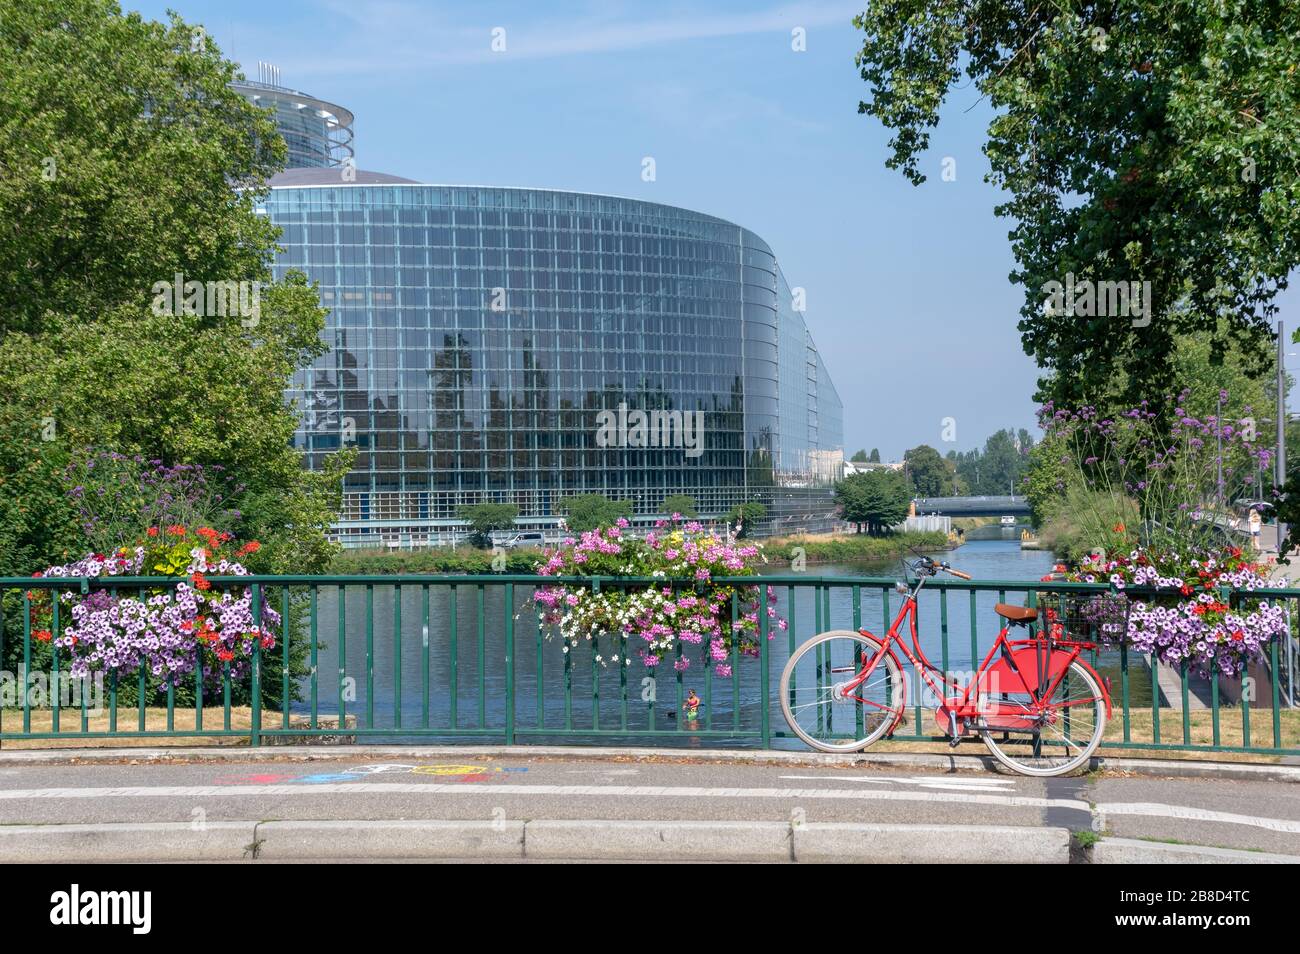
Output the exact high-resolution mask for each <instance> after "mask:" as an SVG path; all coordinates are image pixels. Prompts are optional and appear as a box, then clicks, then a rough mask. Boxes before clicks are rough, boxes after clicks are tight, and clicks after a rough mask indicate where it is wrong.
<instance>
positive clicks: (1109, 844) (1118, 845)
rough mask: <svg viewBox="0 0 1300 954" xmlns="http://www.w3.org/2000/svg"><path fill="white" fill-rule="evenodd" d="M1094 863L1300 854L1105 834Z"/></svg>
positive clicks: (1250, 860)
mask: <svg viewBox="0 0 1300 954" xmlns="http://www.w3.org/2000/svg"><path fill="white" fill-rule="evenodd" d="M1091 854H1092V864H1094V865H1294V864H1300V856H1297V855H1274V854H1268V853H1267V852H1263V851H1240V850H1238V849H1235V848H1210V847H1208V846H1202V845H1173V844H1167V843H1164V842H1159V841H1142V840H1140V839H1136V838H1103V839H1101V840H1100V841H1098V842H1097V843H1096V844H1094V845H1093V846H1092V849H1091Z"/></svg>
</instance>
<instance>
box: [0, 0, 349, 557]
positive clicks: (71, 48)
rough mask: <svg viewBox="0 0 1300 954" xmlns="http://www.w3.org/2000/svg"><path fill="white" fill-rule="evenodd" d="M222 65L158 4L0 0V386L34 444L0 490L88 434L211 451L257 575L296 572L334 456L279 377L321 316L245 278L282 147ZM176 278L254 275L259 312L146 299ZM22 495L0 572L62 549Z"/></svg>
mask: <svg viewBox="0 0 1300 954" xmlns="http://www.w3.org/2000/svg"><path fill="white" fill-rule="evenodd" d="M236 76H237V71H236V67H235V66H234V64H232V63H230V62H229V61H227V60H225V59H223V58H222V56H221V54H220V51H219V50H218V49H217V48H216V46H215V44H213V43H212V41H211V40H210V39H209V38H208V37H207V36H206V34H204V33H203V31H202V30H201V29H199V28H197V27H194V26H190V25H188V24H185V23H184V22H183V21H181V20H180V19H179V18H177V17H175V16H173V17H172V19H171V20H170V22H169V23H165V24H163V23H155V22H150V21H146V20H144V19H143V18H141V17H140V16H139V15H137V14H126V15H124V14H123V13H122V12H121V11H120V9H119V8H118V6H117V4H116V3H113V2H109V0H24V2H22V3H17V2H12V0H0V300H3V301H4V302H5V308H4V309H3V311H2V312H0V393H3V395H4V400H5V403H6V405H7V406H8V407H9V409H10V411H11V412H12V415H13V418H12V421H11V424H10V425H9V426H8V427H7V430H12V428H13V427H15V426H16V427H18V428H19V429H20V430H22V429H23V428H27V429H31V428H33V427H38V428H39V438H40V440H41V442H42V445H49V446H42V447H41V448H40V454H39V459H36V458H34V459H33V462H32V463H31V464H28V465H23V464H22V462H21V461H17V462H16V463H15V461H14V460H13V459H11V458H9V457H6V459H5V463H4V465H3V467H0V481H3V482H4V488H3V490H0V493H2V494H4V495H6V496H7V495H8V494H9V493H11V488H16V487H21V486H28V487H30V484H31V482H32V481H33V480H34V479H35V477H34V473H35V471H34V470H33V467H37V468H38V469H39V468H42V467H43V468H46V471H43V472H48V466H49V465H48V463H41V462H42V461H44V462H54V461H56V460H58V459H60V458H61V459H64V460H66V459H67V458H68V457H69V456H70V455H71V454H72V453H74V452H80V451H82V450H85V449H89V448H97V449H102V450H112V451H117V452H121V453H123V454H127V455H136V454H139V455H142V456H143V457H145V458H148V459H158V460H162V461H164V462H165V463H167V464H181V463H194V464H204V465H221V466H223V467H224V468H225V469H226V471H227V472H228V473H229V474H230V475H231V476H232V478H233V479H234V480H236V481H237V482H238V483H239V484H240V485H241V487H242V490H241V496H240V498H239V501H238V509H239V510H240V511H241V513H242V518H243V523H242V525H241V527H240V532H241V534H243V535H245V536H248V537H256V538H257V539H259V540H260V541H261V542H262V544H263V546H264V548H265V549H264V551H263V552H265V553H266V554H267V558H266V559H267V561H268V562H267V565H266V566H265V567H264V568H265V570H267V571H278V570H293V571H296V572H305V571H310V570H313V569H323V568H324V567H325V565H326V563H327V562H328V559H329V558H330V555H331V547H330V546H329V545H328V544H327V542H326V537H325V531H326V529H327V528H328V526H329V524H330V523H331V522H332V520H333V519H334V517H335V515H336V512H337V508H338V504H339V496H340V488H341V480H342V476H343V474H344V473H345V472H346V471H347V469H348V468H349V466H350V461H351V458H352V454H351V452H348V453H345V454H339V455H335V456H333V457H331V458H327V459H326V460H325V462H324V463H323V466H322V469H320V470H318V471H315V472H312V471H306V470H304V469H303V466H302V458H301V455H300V454H299V452H298V451H296V450H295V449H294V448H293V439H294V432H295V429H296V427H297V424H298V418H297V415H296V414H295V412H294V411H293V410H292V409H291V408H290V407H288V406H287V405H286V403H285V401H284V389H285V387H286V386H287V385H288V383H289V381H290V380H291V377H292V375H293V373H294V372H295V370H296V369H299V368H302V367H304V366H305V365H306V364H307V363H309V362H310V361H311V360H312V359H313V358H314V357H316V356H318V355H320V354H322V353H323V352H324V350H325V346H324V345H323V344H322V341H321V332H322V330H323V328H324V316H325V312H324V310H323V309H322V308H321V307H320V302H319V296H318V294H317V291H316V289H315V288H314V287H313V286H312V285H310V284H309V283H308V282H307V281H306V280H305V279H304V278H303V277H302V276H301V275H295V276H291V277H289V278H288V279H286V280H285V281H282V282H278V283H274V284H264V283H269V280H270V277H271V276H270V270H269V263H270V261H271V258H272V256H273V254H274V252H275V238H276V235H277V232H276V230H275V229H274V227H273V226H271V224H270V223H269V222H268V220H267V219H266V217H265V216H261V215H258V214H256V211H255V209H256V206H257V203H258V202H259V200H260V198H261V197H262V196H263V195H264V193H265V189H266V181H267V178H268V177H269V176H270V175H271V174H272V173H274V172H275V171H277V170H278V169H279V168H280V167H281V166H282V165H283V162H284V157H285V147H284V143H283V140H281V139H280V137H279V135H278V134H277V132H276V127H275V124H274V122H273V121H272V120H271V119H270V117H269V116H268V115H267V114H266V113H264V112H263V111H261V110H258V109H257V108H255V107H254V106H252V105H251V104H250V103H249V102H248V101H247V100H245V99H244V98H243V97H242V96H240V95H239V94H238V93H236V92H234V91H233V90H231V89H230V88H229V84H230V82H231V80H233V79H235V78H236ZM178 274H179V275H180V276H181V277H182V280H183V281H186V282H188V281H197V282H222V283H227V282H234V283H239V282H249V283H259V284H260V285H261V292H260V295H259V298H260V304H259V308H258V310H257V312H256V313H255V314H252V315H250V314H246V313H243V314H233V313H231V312H230V311H226V313H225V314H222V313H220V312H221V311H222V310H221V309H211V308H205V309H197V312H198V313H192V314H191V313H181V314H170V313H160V310H159V309H155V308H154V307H153V306H154V299H155V295H156V291H155V284H156V283H158V282H168V283H174V282H175V281H176V276H177V275H178ZM15 421H16V422H17V424H14V423H13V422H15ZM23 435H24V440H30V439H31V438H32V434H30V433H28V432H27V431H23ZM51 486H57V485H51ZM47 504H48V505H47ZM40 506H41V507H43V508H44V510H45V512H46V513H47V515H48V516H47V518H46V519H48V520H52V521H57V520H59V519H60V517H59V514H58V513H57V512H56V511H57V508H56V507H54V506H53V503H52V502H50V501H46V502H45V503H42V504H40ZM32 508H33V505H32V504H29V503H23V502H20V503H14V502H12V501H7V502H6V503H5V505H4V507H3V509H2V511H0V512H2V513H3V519H4V520H5V526H4V527H0V559H3V560H5V561H6V562H5V566H4V567H3V569H4V570H5V571H6V572H31V571H32V570H35V569H40V568H41V567H42V566H43V565H45V564H47V563H54V562H63V559H62V558H63V557H66V556H67V555H68V554H67V553H66V548H68V547H75V546H77V541H76V540H75V538H73V539H68V537H67V531H66V528H64V527H37V526H36V525H35V524H34V523H33V522H32V520H31V515H32V513H33V512H34V511H33V509H32ZM9 561H15V562H12V563H11V562H9Z"/></svg>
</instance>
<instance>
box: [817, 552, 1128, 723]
mask: <svg viewBox="0 0 1300 954" xmlns="http://www.w3.org/2000/svg"><path fill="white" fill-rule="evenodd" d="M925 580H926V577H925V576H920V577H919V578H918V580H917V582H916V585H915V586H913V587H911V588H910V590H909V591H908V592H907V594H906V599H905V600H904V601H903V605H902V606H901V607H900V608H899V611H898V615H897V616H895V617H894V622H893V624H892V625H891V626H890V627H889V631H888V632H887V633H886V634H885V637H884V639H883V640H880V639H879V638H878V637H876V636H875V635H873V634H872V633H871V632H870V631H868V630H866V629H862V630H859V632H860V633H861V634H862V635H865V636H870V637H871V638H872V639H876V640H877V641H878V642H880V643H881V647H880V650H879V651H878V652H877V653H876V654H875V656H874V658H872V659H871V660H870V661H869V662H867V661H866V659H865V657H866V653H865V652H863V657H864V659H863V661H864V662H867V665H866V667H865V668H864V669H863V670H862V671H860V672H859V673H858V674H857V675H856V676H855V677H854V678H853V679H852V680H851V681H850V682H848V683H847V684H846V685H844V687H843V689H842V692H843V693H844V694H845V695H848V694H849V693H851V692H854V691H855V690H856V689H857V688H858V687H859V686H861V685H862V684H863V683H865V682H866V681H867V680H868V679H870V678H871V675H872V673H873V672H875V669H876V667H877V666H878V665H879V664H880V661H881V660H882V659H884V658H885V656H886V654H892V653H893V646H894V644H895V643H897V644H898V646H899V648H901V649H902V651H903V655H904V656H906V657H907V658H908V659H909V660H910V661H911V663H912V665H913V667H915V669H916V671H917V673H918V674H919V675H920V676H921V678H922V679H924V680H925V682H926V684H927V685H928V686H929V687H930V690H931V691H932V692H933V693H934V694H935V697H936V698H937V699H940V700H942V701H941V703H940V706H939V709H940V711H945V712H947V713H948V715H949V721H950V725H951V727H952V729H951V730H950V732H951V731H953V730H956V728H957V723H958V722H959V721H960V722H963V723H964V722H966V721H967V720H975V719H982V718H983V717H984V716H986V715H987V714H988V713H989V707H988V706H987V705H985V704H984V702H983V701H982V700H983V699H985V698H987V696H988V694H989V692H990V690H989V687H988V686H987V680H988V679H989V678H990V677H999V676H1000V675H1002V673H1003V672H1005V673H1006V674H1007V675H1009V676H1010V681H1011V683H1012V685H1010V686H1005V687H995V688H993V689H992V690H991V691H992V692H993V693H994V694H996V693H998V692H1017V693H1020V692H1024V693H1027V694H1028V695H1029V698H1030V706H1029V707H1028V712H1027V714H1032V713H1034V712H1035V711H1036V710H1038V708H1039V707H1040V706H1042V704H1043V702H1044V700H1047V699H1050V698H1051V697H1052V694H1053V693H1054V692H1055V691H1056V689H1057V687H1058V686H1059V685H1060V683H1061V681H1062V680H1063V679H1064V678H1065V675H1066V673H1067V672H1069V669H1070V665H1071V664H1072V663H1074V662H1075V661H1076V660H1077V659H1079V656H1080V654H1081V652H1082V651H1083V650H1084V649H1087V648H1090V647H1091V645H1092V644H1089V643H1085V642H1082V641H1078V640H1062V641H1059V642H1054V641H1053V640H1052V639H1051V638H1050V637H1049V635H1047V634H1043V635H1040V636H1038V637H1036V638H1029V639H1023V640H1014V639H1008V638H1007V633H1008V632H1009V631H1010V629H1011V624H1010V623H1007V624H1005V625H1003V627H1002V629H1001V631H999V633H998V638H997V639H996V640H995V641H994V643H993V646H992V647H991V648H990V649H989V651H988V653H987V654H986V655H985V656H984V659H983V661H981V662H980V664H979V667H978V668H977V669H976V670H975V675H974V678H972V679H971V681H970V683H969V684H968V685H966V686H962V685H960V684H959V683H957V682H956V681H955V680H953V681H950V680H949V677H948V674H947V673H944V672H942V671H941V670H940V669H939V667H938V666H936V665H935V664H934V663H933V662H931V661H930V659H929V657H927V656H926V654H925V651H924V650H923V649H922V648H921V641H920V636H919V634H918V633H917V627H916V607H917V596H918V595H919V594H920V592H921V589H922V587H923V586H924V585H925ZM904 618H906V619H907V620H908V624H909V630H910V632H911V637H912V638H911V643H912V645H911V647H910V648H909V647H908V645H907V641H906V640H905V639H904V638H903V636H902V635H901V634H900V632H899V629H900V627H901V626H902V623H903V620H904ZM1031 648H1032V649H1033V650H1035V656H1034V662H1035V665H1034V666H1033V670H1034V671H1033V672H1032V673H1030V672H1027V671H1026V669H1027V668H1028V667H1026V666H1022V665H1021V664H1020V662H1018V661H1017V659H1016V657H1017V656H1021V657H1023V656H1024V652H1023V651H1024V650H1026V649H1031ZM999 656H1000V657H1001V658H1000V659H999V661H998V662H997V663H993V660H994V658H995V657H999ZM894 661H895V663H898V656H897V655H896V654H895V655H894ZM1083 665H1084V666H1087V665H1088V664H1087V663H1086V662H1084V663H1083ZM1088 668H1089V670H1090V671H1091V667H1088ZM899 669H900V671H901V670H902V666H901V664H900V665H899ZM934 674H938V676H939V679H938V680H936V679H935V675H934ZM1044 676H1046V677H1047V678H1046V681H1045V680H1044ZM1094 676H1095V673H1094ZM941 683H942V688H940V684H941ZM1017 683H1018V686H1017V685H1016V684H1017ZM1097 685H1098V686H1099V687H1101V691H1102V696H1103V699H1104V700H1105V703H1106V715H1107V717H1109V716H1110V694H1109V693H1108V692H1107V691H1106V689H1105V684H1104V682H1103V681H1102V680H1101V679H1097ZM949 690H954V691H955V692H954V694H953V695H949ZM903 691H904V693H906V684H904V689H903ZM956 693H960V695H957V694H956ZM853 698H854V699H855V700H857V701H858V702H861V703H862V704H863V705H869V706H873V707H876V708H878V709H881V710H885V711H889V710H890V709H892V708H893V707H892V705H886V704H883V703H878V702H874V701H872V700H870V699H863V698H861V697H859V696H854V697H853ZM1091 701H1093V700H1090V699H1080V700H1075V701H1071V702H1067V703H1065V706H1069V705H1078V704H1080V703H1086V702H1091ZM906 708H907V701H906V696H904V699H903V702H902V704H901V705H900V706H899V707H898V712H897V715H895V717H894V722H893V724H892V725H891V726H890V727H889V731H888V732H887V733H886V735H887V736H888V735H892V734H893V731H894V729H895V728H897V726H898V723H899V722H900V721H901V720H902V717H903V713H904V712H905V711H906ZM1017 721H1021V722H1027V721H1029V720H1028V719H1025V718H1023V717H1022V718H1020V719H1019V720H1017ZM985 727H986V728H995V729H999V730H1004V731H1025V730H1026V729H1027V728H1029V726H1025V725H1016V726H1011V725H1006V726H1003V725H996V726H985Z"/></svg>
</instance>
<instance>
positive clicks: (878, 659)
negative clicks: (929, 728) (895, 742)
mask: <svg viewBox="0 0 1300 954" xmlns="http://www.w3.org/2000/svg"><path fill="white" fill-rule="evenodd" d="M909 568H910V569H911V570H912V571H913V572H914V573H915V574H916V582H915V583H914V584H910V585H909V584H908V583H907V582H906V581H903V582H900V583H898V585H897V589H898V592H899V593H901V594H903V596H904V599H903V605H902V607H901V608H900V609H899V611H898V615H897V617H895V619H894V623H893V625H892V626H890V628H889V632H888V633H886V634H885V638H884V639H883V640H881V639H880V638H878V637H876V636H873V635H872V634H871V633H870V632H868V631H867V630H865V629H863V630H859V631H858V632H856V633H854V632H851V631H848V630H836V631H833V632H827V633H821V634H820V635H818V636H815V637H813V638H812V639H810V640H809V641H808V642H806V643H804V644H803V645H802V646H800V647H799V649H798V650H796V651H795V654H794V655H793V656H791V657H790V660H789V662H787V663H786V665H785V671H784V672H782V673H781V689H780V693H781V708H782V710H783V711H784V713H785V718H786V721H787V722H789V724H790V728H791V729H793V730H794V733H795V735H797V736H798V737H799V738H801V739H803V740H804V741H805V742H806V743H808V744H809V745H810V746H812V747H813V748H815V749H821V750H822V751H824V752H856V751H858V750H859V749H864V748H866V747H867V746H869V745H871V744H872V743H873V742H876V741H878V740H879V739H881V738H883V737H885V736H888V735H892V734H893V733H894V731H895V729H897V728H898V726H899V725H900V724H901V723H902V722H903V719H904V715H905V713H906V710H907V705H908V694H907V683H906V681H905V680H904V678H903V666H902V663H901V661H900V659H899V656H898V654H897V653H896V652H895V649H896V648H897V649H898V650H901V651H902V654H903V656H905V657H906V658H907V659H909V660H911V662H912V667H913V671H914V672H915V673H916V674H918V675H919V677H920V680H924V682H925V684H926V685H927V686H928V687H929V689H930V691H931V692H932V693H933V694H934V695H933V699H934V700H935V701H936V702H937V703H938V704H937V706H936V707H935V719H936V721H937V722H938V725H939V728H940V730H941V731H942V732H943V733H944V734H946V735H947V736H948V740H949V744H950V745H951V746H954V747H955V746H956V745H958V744H959V743H960V742H961V741H962V739H963V738H964V737H966V736H967V735H968V734H970V733H972V732H974V733H978V734H979V736H980V737H981V738H982V739H983V740H984V744H985V745H987V746H988V747H989V750H990V751H991V752H992V753H993V755H994V756H995V757H996V758H997V760H998V761H999V762H1001V763H1002V764H1003V765H1005V766H1007V767H1008V768H1010V769H1012V770H1014V771H1016V772H1020V773H1022V774H1024V775H1036V776H1050V775H1064V774H1066V773H1067V772H1071V771H1074V770H1075V769H1076V768H1078V767H1080V766H1082V765H1086V764H1087V762H1088V759H1089V758H1090V757H1091V755H1092V753H1093V751H1094V750H1095V749H1096V748H1097V746H1098V744H1100V742H1101V737H1102V734H1103V733H1104V732H1105V730H1106V719H1107V718H1108V717H1109V715H1110V693H1109V692H1108V691H1107V686H1106V683H1105V681H1104V680H1103V679H1102V678H1101V677H1099V676H1098V675H1097V673H1096V671H1095V670H1093V668H1092V667H1091V666H1090V665H1088V663H1087V662H1086V661H1085V660H1084V659H1083V658H1082V653H1083V652H1084V651H1085V650H1091V649H1095V648H1096V644H1095V643H1092V642H1088V641H1085V640H1081V639H1075V638H1073V637H1072V636H1071V635H1070V634H1069V633H1068V632H1067V631H1066V629H1065V627H1064V626H1063V625H1062V623H1061V622H1060V621H1058V620H1057V619H1055V618H1054V614H1049V620H1048V622H1049V625H1048V627H1046V631H1039V632H1034V631H1032V630H1029V629H1028V627H1029V626H1030V624H1032V623H1034V622H1035V621H1036V620H1037V619H1038V611H1037V610H1035V609H1031V608H1028V607H1023V606H1010V605H1008V604H1005V603H999V604H998V605H997V606H995V607H994V611H995V612H996V613H997V614H998V615H999V616H1000V617H1002V619H1003V620H1004V624H1003V626H1002V630H1001V632H999V633H998V638H997V640H996V641H995V642H994V644H993V647H992V648H991V649H990V650H989V652H988V655H986V656H985V657H984V660H983V661H982V662H981V663H980V665H979V668H978V669H977V670H975V672H974V673H972V674H970V678H969V679H968V680H967V681H966V682H965V684H963V683H962V682H961V681H960V680H958V679H957V678H955V677H954V676H953V675H952V674H950V673H944V672H941V671H940V669H939V668H938V667H937V666H935V665H934V664H933V663H932V662H930V660H929V659H928V658H927V657H926V655H925V652H924V651H923V650H922V649H921V643H920V640H919V638H918V637H917V631H916V603H917V596H918V595H919V594H920V592H921V588H922V587H923V586H924V585H925V581H926V580H927V579H929V578H930V577H932V576H934V575H935V574H937V573H940V572H943V573H950V574H952V575H953V576H956V577H960V578H961V579H963V580H969V579H970V576H969V575H968V574H965V573H962V572H960V571H958V570H954V569H953V568H952V567H950V566H949V565H948V564H947V563H941V562H938V561H936V560H934V559H932V558H930V557H922V558H921V559H919V560H917V561H915V562H914V563H912V564H909ZM904 620H907V621H908V628H909V629H910V631H911V636H912V638H911V644H912V645H911V647H910V648H909V647H908V645H907V641H906V640H905V639H904V638H903V636H901V635H900V628H901V627H902V625H903V621H904ZM1012 627H1017V628H1019V627H1025V628H1026V633H1025V636H1024V638H1017V639H1011V638H1009V637H1008V633H1009V632H1010V631H1011V629H1012ZM920 680H918V681H917V684H916V686H917V690H918V692H920V691H922V690H921V683H920Z"/></svg>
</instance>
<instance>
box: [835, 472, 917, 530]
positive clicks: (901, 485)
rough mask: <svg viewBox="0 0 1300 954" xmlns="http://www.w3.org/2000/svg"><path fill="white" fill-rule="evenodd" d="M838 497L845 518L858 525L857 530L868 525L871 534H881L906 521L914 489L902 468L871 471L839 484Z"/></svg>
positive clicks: (836, 487)
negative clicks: (911, 490) (899, 469)
mask: <svg viewBox="0 0 1300 954" xmlns="http://www.w3.org/2000/svg"><path fill="white" fill-rule="evenodd" d="M835 500H836V502H837V503H838V504H839V505H840V510H841V512H842V513H843V515H844V519H845V520H847V521H849V522H850V523H855V524H857V525H858V533H861V532H862V528H863V526H865V527H866V528H867V532H868V533H870V534H871V535H872V536H879V535H881V534H882V533H884V532H886V531H887V530H888V529H889V528H890V527H893V526H895V525H896V524H899V523H902V522H903V520H904V518H905V517H906V516H907V511H908V505H909V504H910V502H911V492H910V488H909V486H908V483H907V477H906V475H904V474H903V472H902V471H897V470H869V471H866V472H865V473H861V474H854V475H852V476H851V477H846V478H845V479H844V480H841V481H840V482H839V483H838V484H836V485H835Z"/></svg>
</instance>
